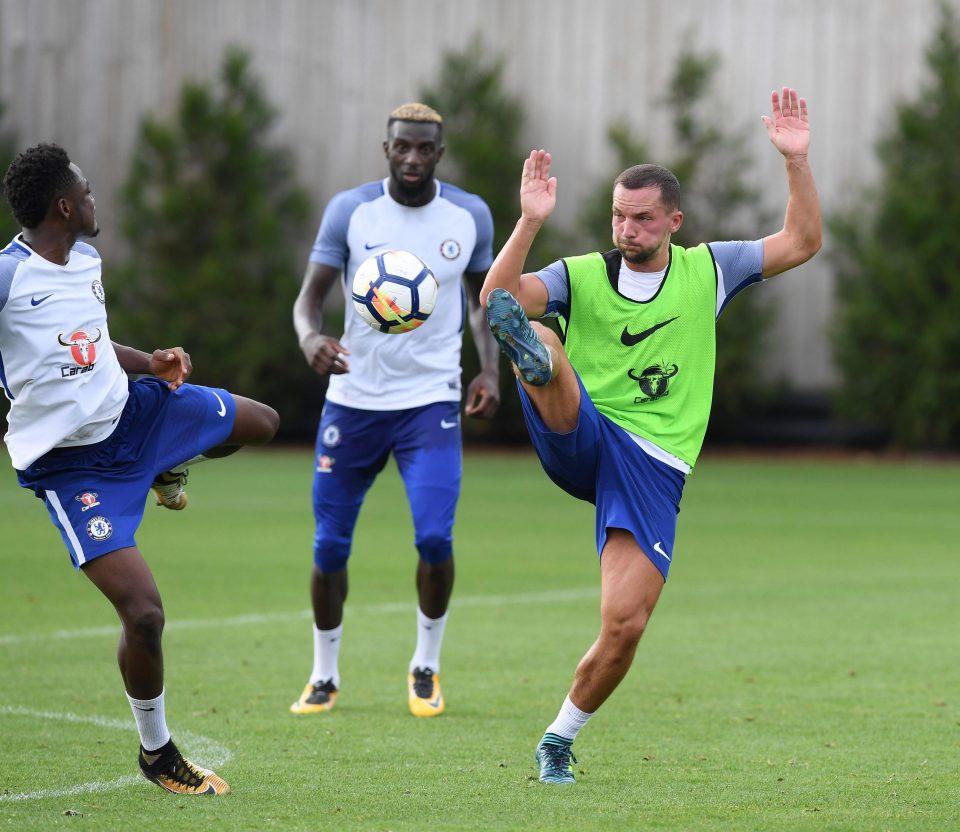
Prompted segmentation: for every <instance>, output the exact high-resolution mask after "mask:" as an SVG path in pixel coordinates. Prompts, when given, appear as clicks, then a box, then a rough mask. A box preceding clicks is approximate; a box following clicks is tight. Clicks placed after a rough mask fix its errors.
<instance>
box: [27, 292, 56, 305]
mask: <svg viewBox="0 0 960 832" xmlns="http://www.w3.org/2000/svg"><path fill="white" fill-rule="evenodd" d="M52 297H53V292H51V293H50V294H49V295H45V296H44V297H42V298H39V299H37V298H30V305H31V306H39V305H40V304H41V303H43V302H44V301H45V300H46V299H47V298H52Z"/></svg>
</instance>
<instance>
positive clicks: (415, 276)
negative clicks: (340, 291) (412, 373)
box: [353, 251, 440, 332]
mask: <svg viewBox="0 0 960 832" xmlns="http://www.w3.org/2000/svg"><path fill="white" fill-rule="evenodd" d="M439 290H440V286H439V284H438V283H437V278H436V277H434V275H433V272H432V271H430V269H429V267H428V266H427V265H426V264H425V263H424V262H423V261H422V260H421V259H420V258H419V257H417V256H416V255H415V254H411V253H410V252H409V251H381V252H378V253H377V254H372V255H371V256H370V257H368V258H367V259H366V260H364V261H363V262H362V263H361V264H360V266H359V267H358V268H357V273H356V274H355V275H354V276H353V307H354V309H356V310H357V314H358V315H359V316H360V317H361V318H362V319H363V320H364V321H366V322H367V323H368V324H370V326H372V327H373V328H374V329H378V330H380V332H409V331H410V330H411V329H416V328H417V327H418V326H420V325H421V324H422V323H423V322H424V321H426V320H427V318H429V317H430V313H431V312H433V307H434V306H436V304H437V293H438V292H439Z"/></svg>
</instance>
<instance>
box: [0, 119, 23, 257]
mask: <svg viewBox="0 0 960 832" xmlns="http://www.w3.org/2000/svg"><path fill="white" fill-rule="evenodd" d="M6 111H7V106H6V104H4V103H3V102H2V101H0V124H2V127H0V178H2V177H3V174H4V173H5V172H6V170H7V168H8V167H10V163H11V162H12V161H13V157H14V156H16V155H17V143H16V135H15V133H14V131H13V130H12V129H11V128H10V127H9V126H8V125H7V124H6V123H5V122H6V118H5V113H6ZM19 230H20V226H19V225H17V221H16V220H15V219H14V218H13V212H12V211H11V210H10V206H9V205H7V204H6V200H4V207H3V210H0V246H5V245H6V244H7V242H8V241H9V240H11V239H12V238H13V235H14V234H16V233H17V232H18V231H19Z"/></svg>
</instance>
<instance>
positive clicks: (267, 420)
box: [251, 402, 280, 445]
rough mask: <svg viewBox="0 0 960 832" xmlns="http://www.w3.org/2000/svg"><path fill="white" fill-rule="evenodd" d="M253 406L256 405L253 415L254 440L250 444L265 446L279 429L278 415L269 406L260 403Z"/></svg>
mask: <svg viewBox="0 0 960 832" xmlns="http://www.w3.org/2000/svg"><path fill="white" fill-rule="evenodd" d="M255 404H256V405H257V407H256V411H255V414H254V415H255V418H256V423H255V427H256V439H255V440H254V441H253V442H252V443H251V444H255V445H265V444H266V443H267V442H269V441H270V440H271V439H273V437H274V436H276V435H277V430H278V429H279V428H280V414H279V413H277V411H276V410H274V409H273V408H272V407H270V405H267V404H262V403H261V402H256V403H255Z"/></svg>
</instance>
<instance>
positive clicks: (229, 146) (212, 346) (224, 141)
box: [110, 48, 319, 432]
mask: <svg viewBox="0 0 960 832" xmlns="http://www.w3.org/2000/svg"><path fill="white" fill-rule="evenodd" d="M274 120H275V114H274V110H273V108H272V107H271V105H270V104H269V103H268V101H267V99H266V97H265V95H264V93H263V90H262V88H261V84H260V82H259V80H258V79H257V78H256V77H255V76H254V74H253V72H252V70H251V66H250V59H249V57H248V56H247V54H246V53H244V52H243V51H241V50H239V49H237V48H231V49H228V50H227V52H226V53H225V55H224V58H223V61H222V65H221V70H220V75H219V79H218V81H217V82H216V83H215V84H211V83H201V82H188V83H186V84H185V85H184V87H183V89H182V91H181V95H180V101H179V106H178V108H177V112H176V115H175V116H174V117H173V119H171V120H170V121H161V120H159V119H155V118H152V117H148V118H146V119H144V121H143V123H142V125H141V130H140V142H139V145H138V146H137V148H136V149H135V151H134V153H133V157H132V160H131V163H130V172H129V175H128V177H127V180H126V184H125V186H124V188H123V191H122V205H121V210H122V215H123V230H124V233H125V236H126V239H127V240H128V241H129V244H130V246H129V249H130V252H131V258H130V260H129V262H128V263H127V264H126V265H125V267H123V269H122V271H123V275H122V276H121V277H120V279H119V280H116V281H111V289H110V291H112V292H115V293H116V295H117V296H119V300H120V302H119V303H113V304H111V322H112V327H111V328H112V329H113V331H114V334H115V335H116V336H118V339H119V340H121V341H124V340H126V341H128V342H130V343H135V344H137V345H140V346H143V347H145V348H152V347H155V346H172V345H177V344H179V345H182V346H183V347H184V348H185V349H186V350H187V351H188V352H189V353H190V354H191V357H192V359H193V363H194V367H195V371H194V375H193V377H192V380H193V381H196V382H197V383H201V384H213V385H218V386H224V387H228V388H230V389H231V390H233V391H235V392H237V393H239V394H242V395H249V396H254V397H256V398H258V399H261V400H263V401H265V402H268V403H269V404H271V405H273V406H274V407H275V408H277V410H278V411H279V412H280V414H281V418H282V420H283V427H284V428H285V429H286V430H287V431H288V432H289V430H290V429H300V430H309V427H308V426H309V424H310V423H311V422H315V419H316V413H315V412H313V413H311V412H309V410H310V408H305V407H304V406H303V400H304V395H305V394H304V393H303V392H302V391H300V390H298V389H297V388H298V387H306V389H307V390H308V391H309V390H314V389H316V391H317V392H316V395H315V396H314V404H316V403H317V401H316V400H317V399H318V398H319V385H310V380H311V379H312V376H311V374H310V372H309V370H308V368H307V367H306V365H305V362H304V361H303V359H302V356H301V355H300V351H299V348H298V347H297V342H296V337H295V335H294V333H293V328H292V325H291V309H292V307H293V301H294V298H295V297H296V295H297V292H298V288H299V279H300V273H301V268H300V267H301V263H300V260H301V254H302V252H301V246H302V241H303V238H304V234H305V231H306V227H305V223H306V220H307V217H308V214H309V202H308V199H307V196H306V194H305V193H304V191H303V190H302V189H301V188H299V187H298V186H297V185H296V184H295V182H294V175H293V162H292V157H291V155H290V154H289V152H288V151H287V150H286V149H284V148H282V147H278V146H276V145H275V144H273V143H272V142H271V138H270V131H271V128H272V126H273V123H274ZM314 409H316V408H314Z"/></svg>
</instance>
